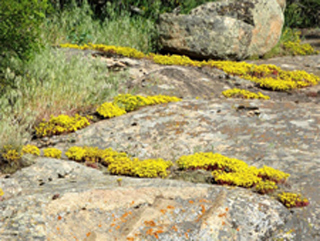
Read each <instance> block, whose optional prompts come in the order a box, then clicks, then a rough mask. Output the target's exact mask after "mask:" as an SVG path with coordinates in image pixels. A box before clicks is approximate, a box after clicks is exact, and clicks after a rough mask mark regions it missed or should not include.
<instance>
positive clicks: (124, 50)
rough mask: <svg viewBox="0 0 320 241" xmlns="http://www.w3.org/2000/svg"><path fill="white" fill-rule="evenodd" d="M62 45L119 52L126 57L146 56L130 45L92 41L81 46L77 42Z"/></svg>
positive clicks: (138, 57) (62, 45) (61, 45)
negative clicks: (108, 44)
mask: <svg viewBox="0 0 320 241" xmlns="http://www.w3.org/2000/svg"><path fill="white" fill-rule="evenodd" d="M60 47H61V48H73V49H81V50H85V49H91V50H98V51H102V52H105V53H111V54H118V55H122V56H125V57H130V58H137V59H140V58H143V57H145V55H144V53H142V52H140V51H138V50H136V49H133V48H130V47H117V46H107V45H104V44H92V43H89V44H85V45H82V46H79V45H76V44H60Z"/></svg>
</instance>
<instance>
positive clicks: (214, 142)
mask: <svg viewBox="0 0 320 241" xmlns="http://www.w3.org/2000/svg"><path fill="white" fill-rule="evenodd" d="M302 107H303V108H302ZM319 137H320V107H319V106H318V105H316V104H312V103H309V104H308V103H304V104H303V106H302V105H298V104H295V103H293V102H285V101H283V102H279V103H277V102H273V101H258V100H251V101H249V100H225V101H224V102H221V100H217V99H215V100H185V101H182V102H177V103H170V104H167V105H158V106H150V107H146V108H142V109H140V110H139V111H135V112H131V113H129V114H126V115H123V116H120V117H117V118H113V119H110V120H104V121H101V122H99V123H96V124H94V125H92V126H90V127H88V128H86V129H83V130H80V131H78V132H77V133H74V134H70V135H67V136H66V138H68V140H69V141H71V142H73V143H67V142H65V143H58V144H57V145H56V147H57V148H59V149H61V150H64V151H66V150H67V149H68V147H69V146H74V145H78V146H84V145H87V146H97V147H99V148H101V149H104V148H107V147H112V148H113V149H115V150H117V151H125V152H128V153H130V154H132V155H133V156H137V157H139V158H142V159H143V158H146V159H147V158H159V157H161V158H164V159H169V160H172V161H175V160H176V159H177V158H179V157H180V156H182V155H188V154H193V153H195V152H199V151H214V152H219V153H221V154H224V155H226V156H229V157H235V158H238V159H241V160H244V161H246V162H247V163H248V164H250V165H255V166H257V167H262V166H263V165H268V166H271V167H273V168H277V169H280V170H282V171H285V172H288V173H290V174H291V177H290V180H291V186H292V191H294V192H302V193H303V194H304V195H306V196H307V197H308V199H309V200H310V201H311V204H310V206H309V207H307V208H305V209H296V212H299V213H300V215H301V216H303V217H304V218H306V219H308V220H309V222H310V227H314V228H315V229H314V230H313V231H310V230H309V231H310V232H312V233H313V235H317V237H318V238H319V237H320V236H319V227H320V225H319V224H320V221H319V218H318V217H319V215H320V195H319V192H318V189H319V182H320V165H319V164H320V159H319V156H320V150H319ZM309 231H308V232H309Z"/></svg>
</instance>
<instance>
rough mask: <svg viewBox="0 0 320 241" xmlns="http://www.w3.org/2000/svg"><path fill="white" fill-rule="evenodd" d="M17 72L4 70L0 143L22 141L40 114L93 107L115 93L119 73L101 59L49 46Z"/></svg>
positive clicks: (44, 115) (19, 142)
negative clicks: (111, 71)
mask: <svg viewBox="0 0 320 241" xmlns="http://www.w3.org/2000/svg"><path fill="white" fill-rule="evenodd" d="M20 72H21V74H20V75H18V74H16V73H15V72H14V71H12V70H10V69H9V68H8V69H7V70H6V75H5V79H6V81H7V82H10V83H12V85H6V86H4V87H3V91H2V95H1V96H0V110H1V114H0V136H2V138H1V140H0V146H3V145H5V144H8V143H11V142H15V145H20V144H21V143H25V142H26V141H27V140H28V139H30V138H31V130H32V128H33V125H34V124H35V123H36V122H38V121H40V120H42V119H43V118H45V119H49V117H50V116H51V115H58V114H71V115H72V114H75V112H81V111H88V108H90V107H91V108H92V109H95V108H96V107H97V105H99V104H101V103H103V102H104V101H106V100H107V99H109V98H111V97H113V96H115V95H116V94H117V91H118V88H119V85H120V84H121V81H122V77H123V76H121V75H120V74H118V75H115V74H110V73H108V71H107V69H106V66H105V64H104V63H102V62H101V61H98V60H94V59H84V56H71V54H70V51H69V52H62V51H57V50H56V49H53V48H50V47H47V48H45V49H44V50H43V51H42V52H41V53H38V54H36V55H35V57H34V58H33V60H32V61H29V62H26V63H25V64H24V65H23V67H22V69H21V70H20ZM122 75H123V74H122Z"/></svg>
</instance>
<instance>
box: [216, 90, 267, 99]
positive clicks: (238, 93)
mask: <svg viewBox="0 0 320 241" xmlns="http://www.w3.org/2000/svg"><path fill="white" fill-rule="evenodd" d="M222 94H223V95H224V96H225V97H227V98H244V99H263V100H269V99H270V97H269V96H267V95H264V94H262V93H261V92H258V93H257V94H256V93H253V92H251V91H249V90H241V89H237V88H234V89H230V90H225V91H222Z"/></svg>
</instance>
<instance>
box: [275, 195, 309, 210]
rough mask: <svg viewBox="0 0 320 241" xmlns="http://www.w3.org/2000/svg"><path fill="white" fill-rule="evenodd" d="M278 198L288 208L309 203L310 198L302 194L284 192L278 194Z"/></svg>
mask: <svg viewBox="0 0 320 241" xmlns="http://www.w3.org/2000/svg"><path fill="white" fill-rule="evenodd" d="M278 198H279V200H280V202H282V203H283V204H284V205H285V206H286V207H287V208H292V207H304V206H308V205H309V200H308V199H307V198H303V197H302V196H301V194H296V193H290V192H283V193H281V194H278Z"/></svg>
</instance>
